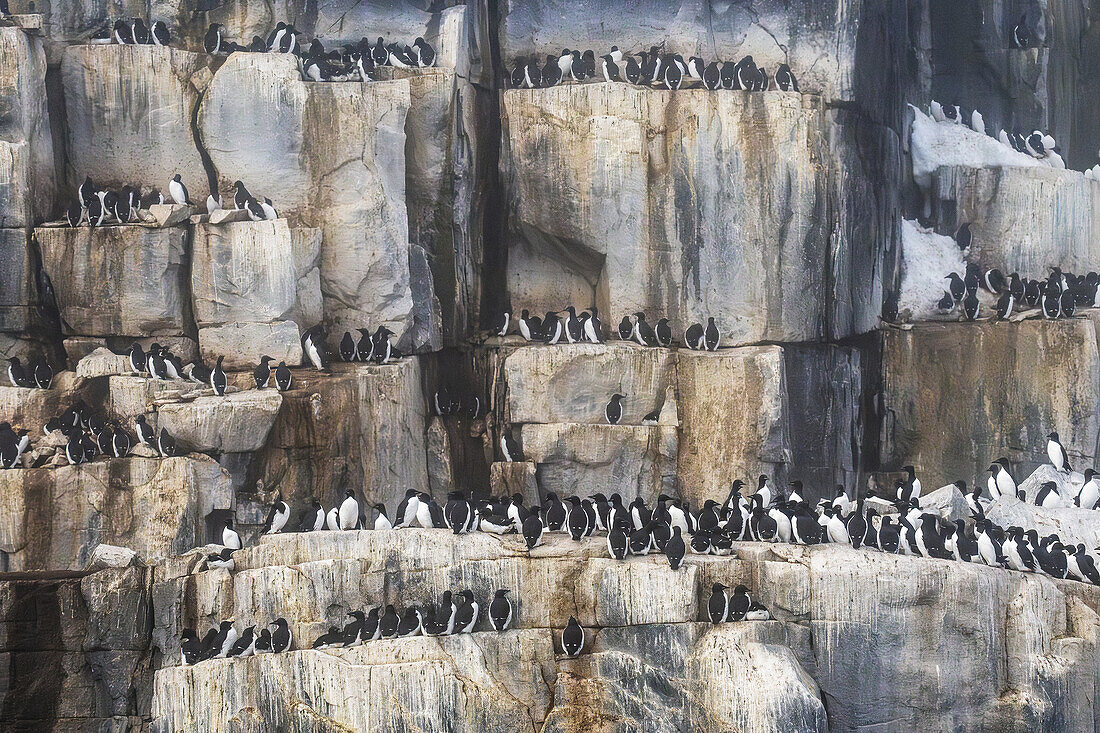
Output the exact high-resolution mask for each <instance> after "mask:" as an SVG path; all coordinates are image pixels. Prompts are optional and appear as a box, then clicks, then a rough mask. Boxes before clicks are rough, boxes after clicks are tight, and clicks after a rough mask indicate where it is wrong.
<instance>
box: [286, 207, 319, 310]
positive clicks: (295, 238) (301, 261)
mask: <svg viewBox="0 0 1100 733" xmlns="http://www.w3.org/2000/svg"><path fill="white" fill-rule="evenodd" d="M290 248H291V251H292V252H293V253H294V279H295V283H296V284H295V290H296V291H297V295H296V296H295V303H294V308H293V310H292V311H291V315H290V320H292V321H294V322H295V323H297V324H298V325H299V326H300V327H302V328H309V327H311V326H313V325H315V324H317V323H320V322H321V321H322V320H324V317H325V311H324V304H323V301H322V300H321V230H320V229H310V228H306V227H299V228H297V229H291V230H290Z"/></svg>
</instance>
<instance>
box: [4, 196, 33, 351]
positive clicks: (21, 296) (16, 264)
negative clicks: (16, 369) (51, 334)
mask: <svg viewBox="0 0 1100 733" xmlns="http://www.w3.org/2000/svg"><path fill="white" fill-rule="evenodd" d="M0 207H2V203H0ZM2 211H3V209H2V208H0V212H2ZM29 234H30V232H29V230H27V229H0V257H2V258H3V262H4V266H3V268H0V329H3V330H5V331H11V332H28V331H30V330H31V329H32V327H33V326H35V325H37V324H38V323H39V319H38V318H37V316H36V313H35V309H34V306H35V305H36V303H37V292H36V290H35V286H34V270H33V269H32V265H31V253H30V248H29V247H28V246H27V244H28V239H29Z"/></svg>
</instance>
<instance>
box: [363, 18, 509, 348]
mask: <svg viewBox="0 0 1100 733" xmlns="http://www.w3.org/2000/svg"><path fill="white" fill-rule="evenodd" d="M472 12H473V11H470V14H472ZM443 15H444V19H443V23H444V24H445V25H444V30H443V31H442V32H441V33H440V35H441V36H445V37H446V38H445V41H453V42H452V43H450V47H449V48H444V49H440V56H441V65H440V67H436V68H433V69H415V70H414V69H399V68H394V67H382V68H380V69H378V70H377V71H376V74H377V75H378V76H379V78H383V79H388V78H394V79H408V81H409V92H410V99H411V104H410V106H409V114H408V116H407V117H406V119H405V136H406V144H405V181H406V196H405V203H406V205H407V206H408V209H409V239H410V241H412V242H413V243H414V244H417V245H419V246H421V247H423V248H424V250H425V251H426V252H428V253H429V255H430V256H429V257H428V258H427V262H428V263H430V265H431V274H432V282H433V285H434V292H435V293H436V294H437V296H438V298H439V301H440V308H439V309H438V311H437V312H438V313H439V314H440V318H441V324H440V326H441V327H442V329H443V331H444V334H445V336H446V340H447V343H448V345H451V344H454V343H456V338H460V337H461V336H462V335H463V334H464V333H466V331H467V329H468V328H470V327H471V326H472V325H475V324H476V322H477V321H476V318H477V312H478V308H479V306H480V297H481V283H480V276H481V235H480V232H479V227H478V224H477V222H476V219H475V217H476V211H477V207H478V206H479V204H478V203H477V202H478V197H479V196H480V195H481V194H482V189H483V181H484V179H485V177H486V174H487V171H486V170H485V168H486V166H485V163H484V161H483V160H482V158H481V154H482V153H481V149H482V147H483V146H484V145H486V144H487V142H488V141H487V140H484V139H483V137H485V136H487V132H488V129H489V128H490V126H489V125H488V124H486V121H485V120H484V119H481V118H479V117H478V100H477V99H476V96H477V92H476V91H475V89H474V88H473V86H472V85H471V84H470V81H469V60H468V59H467V49H466V46H467V44H468V40H467V38H466V35H467V33H468V29H467V28H466V23H467V15H468V13H467V9H466V8H465V7H462V6H457V7H453V8H448V9H447V10H444V11H443ZM437 48H439V47H438V46H437ZM444 56H451V57H452V58H454V60H455V62H454V63H448V62H446V61H443V60H442V57H444Z"/></svg>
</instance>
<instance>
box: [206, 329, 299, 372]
mask: <svg viewBox="0 0 1100 733" xmlns="http://www.w3.org/2000/svg"><path fill="white" fill-rule="evenodd" d="M199 352H200V354H201V355H202V358H203V360H204V361H207V362H215V361H217V360H218V357H219V356H224V357H225V363H224V364H223V366H224V367H225V368H226V369H251V368H253V367H255V366H256V365H257V364H259V363H260V357H262V356H270V357H271V358H272V359H274V360H275V364H276V365H278V363H279V362H280V361H285V362H286V363H287V366H297V365H299V364H301V363H302V337H301V333H300V332H299V330H298V324H296V323H294V321H275V322H274V323H227V324H225V325H224V326H208V327H206V328H200V329H199Z"/></svg>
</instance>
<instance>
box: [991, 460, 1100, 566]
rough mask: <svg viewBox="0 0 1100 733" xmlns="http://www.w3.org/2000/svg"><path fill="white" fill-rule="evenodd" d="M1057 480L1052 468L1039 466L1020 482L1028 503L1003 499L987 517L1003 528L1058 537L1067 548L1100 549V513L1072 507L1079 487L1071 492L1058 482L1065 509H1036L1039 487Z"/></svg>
mask: <svg viewBox="0 0 1100 733" xmlns="http://www.w3.org/2000/svg"><path fill="white" fill-rule="evenodd" d="M1056 478H1057V476H1056V472H1055V470H1054V467H1053V466H1049V465H1047V466H1040V467H1039V469H1038V470H1037V471H1036V472H1035V473H1034V474H1032V475H1031V476H1030V477H1028V479H1027V480H1025V481H1021V482H1020V488H1021V489H1023V491H1024V492H1025V495H1026V496H1027V497H1028V501H1026V502H1024V501H1020V500H1018V499H1016V498H1015V497H1011V496H1002V497H1000V498H999V499H997V500H996V501H994V502H993V504H992V505H990V507H989V508H988V509H987V510H986V516H987V517H989V518H990V519H991V520H992V521H993V522H995V523H997V524H999V525H1001V526H1002V527H1011V526H1017V527H1023V528H1024V529H1034V530H1036V531H1037V532H1039V536H1040V537H1043V536H1046V535H1048V534H1052V533H1057V534H1058V536H1059V537H1061V538H1062V542H1064V543H1066V544H1072V545H1076V544H1077V543H1079V542H1083V543H1084V544H1085V547H1086V548H1089V549H1091V548H1094V547H1097V546H1100V512H1097V511H1096V510H1094V509H1080V508H1078V507H1076V506H1074V505H1073V500H1072V498H1071V497H1072V496H1073V495H1074V493H1075V492H1076V490H1077V489H1079V488H1080V485H1079V484H1078V485H1077V486H1073V487H1072V488H1071V487H1069V486H1066V485H1065V484H1066V483H1068V482H1063V481H1059V482H1058V483H1060V484H1063V486H1064V488H1061V487H1060V493H1061V494H1062V505H1061V506H1059V507H1055V508H1052V509H1046V508H1044V507H1040V506H1035V504H1034V501H1035V494H1036V493H1037V490H1038V488H1039V485H1040V484H1041V483H1042V482H1044V481H1051V480H1055V479H1056Z"/></svg>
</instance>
